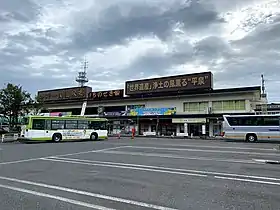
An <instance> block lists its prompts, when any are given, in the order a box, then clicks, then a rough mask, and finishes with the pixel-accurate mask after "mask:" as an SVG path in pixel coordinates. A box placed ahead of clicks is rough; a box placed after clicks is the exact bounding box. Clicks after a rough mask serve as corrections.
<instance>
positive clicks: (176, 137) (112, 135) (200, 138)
mask: <svg viewBox="0 0 280 210" xmlns="http://www.w3.org/2000/svg"><path fill="white" fill-rule="evenodd" d="M108 136H109V137H115V138H118V135H117V134H111V135H108ZM122 137H125V138H129V137H131V135H128V134H121V135H120V138H122ZM135 138H156V139H198V140H224V138H223V137H221V136H217V137H209V136H206V137H190V136H188V137H184V136H173V137H172V136H143V135H137V136H135Z"/></svg>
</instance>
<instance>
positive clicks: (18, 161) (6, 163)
mask: <svg viewBox="0 0 280 210" xmlns="http://www.w3.org/2000/svg"><path fill="white" fill-rule="evenodd" d="M126 147H128V146H120V147H110V148H106V149H100V150H90V151H85V152H76V153H68V154H62V155H54V156H55V157H67V156H72V155H80V154H87V153H95V152H106V151H109V150H114V149H121V148H126ZM54 156H46V157H38V158H30V159H23V160H15V161H8V162H2V163H1V162H0V165H9V164H15V163H24V162H30V161H34V160H40V159H41V158H49V157H54Z"/></svg>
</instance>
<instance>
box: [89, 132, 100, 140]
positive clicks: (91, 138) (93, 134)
mask: <svg viewBox="0 0 280 210" xmlns="http://www.w3.org/2000/svg"><path fill="white" fill-rule="evenodd" d="M97 139H98V135H97V133H92V134H91V135H90V140H93V141H96V140H97Z"/></svg>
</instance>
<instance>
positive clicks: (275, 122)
mask: <svg viewBox="0 0 280 210" xmlns="http://www.w3.org/2000/svg"><path fill="white" fill-rule="evenodd" d="M263 119H264V120H263V126H279V118H278V117H264V118H263Z"/></svg>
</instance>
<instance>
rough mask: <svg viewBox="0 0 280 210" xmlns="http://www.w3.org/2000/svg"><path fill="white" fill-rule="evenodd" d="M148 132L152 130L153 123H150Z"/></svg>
mask: <svg viewBox="0 0 280 210" xmlns="http://www.w3.org/2000/svg"><path fill="white" fill-rule="evenodd" d="M148 132H152V125H151V124H149V126H148Z"/></svg>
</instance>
